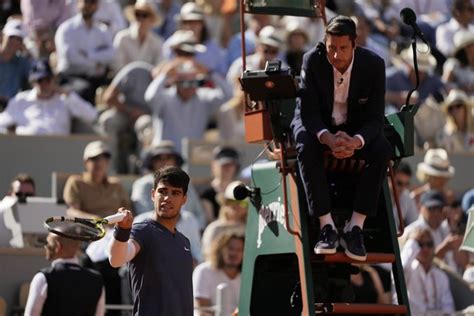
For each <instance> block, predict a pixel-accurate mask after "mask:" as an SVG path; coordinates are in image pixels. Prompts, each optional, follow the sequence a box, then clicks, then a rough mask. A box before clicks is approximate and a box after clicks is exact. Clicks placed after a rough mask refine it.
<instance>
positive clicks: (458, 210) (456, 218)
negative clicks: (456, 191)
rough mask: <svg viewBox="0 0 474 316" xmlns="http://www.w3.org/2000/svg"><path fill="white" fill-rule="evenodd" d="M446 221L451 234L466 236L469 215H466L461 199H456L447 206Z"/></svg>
mask: <svg viewBox="0 0 474 316" xmlns="http://www.w3.org/2000/svg"><path fill="white" fill-rule="evenodd" d="M446 220H447V221H448V226H449V230H450V231H451V232H455V233H458V234H462V235H464V232H465V229H466V222H467V215H466V214H464V211H463V209H462V205H461V200H460V199H456V200H454V201H453V202H452V203H450V204H448V205H447V206H446Z"/></svg>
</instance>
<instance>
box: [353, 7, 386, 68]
mask: <svg viewBox="0 0 474 316" xmlns="http://www.w3.org/2000/svg"><path fill="white" fill-rule="evenodd" d="M352 19H353V20H354V22H355V23H356V29H357V39H356V42H357V45H359V46H362V47H365V48H368V49H370V50H371V51H373V52H374V53H376V54H377V55H379V56H380V57H382V58H383V60H384V61H385V66H386V67H388V66H390V65H391V64H392V61H391V57H390V52H389V50H388V48H387V46H386V45H383V44H380V43H379V42H377V41H376V40H375V39H374V38H373V36H372V32H371V28H370V24H369V21H368V20H367V18H366V17H365V16H363V15H358V16H354V17H352Z"/></svg>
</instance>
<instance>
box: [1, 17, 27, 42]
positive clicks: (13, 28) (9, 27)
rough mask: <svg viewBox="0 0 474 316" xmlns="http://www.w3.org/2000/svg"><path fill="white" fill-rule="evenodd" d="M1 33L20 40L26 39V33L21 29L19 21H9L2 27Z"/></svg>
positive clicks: (21, 24) (21, 25)
mask: <svg viewBox="0 0 474 316" xmlns="http://www.w3.org/2000/svg"><path fill="white" fill-rule="evenodd" d="M2 33H3V34H4V35H5V36H7V37H10V36H17V37H20V38H25V37H26V31H25V28H24V27H23V22H21V20H19V19H10V20H8V22H7V24H5V26H4V27H3V30H2Z"/></svg>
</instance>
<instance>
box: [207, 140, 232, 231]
mask: <svg viewBox="0 0 474 316" xmlns="http://www.w3.org/2000/svg"><path fill="white" fill-rule="evenodd" d="M213 154H214V158H213V159H212V162H211V173H212V177H213V178H212V180H211V184H210V186H209V187H207V188H205V189H204V190H203V192H202V194H201V201H202V204H203V206H204V209H205V210H206V216H207V219H208V221H209V222H210V221H212V220H214V219H216V218H217V217H218V215H219V209H220V205H219V203H218V202H217V196H218V195H219V194H221V193H224V191H225V189H226V188H227V186H228V185H229V184H230V183H231V182H232V181H234V180H235V179H236V177H237V175H238V172H239V169H240V163H239V153H238V152H237V150H236V149H235V148H233V147H230V146H223V147H216V148H214V151H213Z"/></svg>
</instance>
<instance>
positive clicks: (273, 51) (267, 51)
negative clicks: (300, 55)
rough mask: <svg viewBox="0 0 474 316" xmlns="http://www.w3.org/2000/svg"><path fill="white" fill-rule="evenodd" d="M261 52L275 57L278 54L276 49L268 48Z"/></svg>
mask: <svg viewBox="0 0 474 316" xmlns="http://www.w3.org/2000/svg"><path fill="white" fill-rule="evenodd" d="M263 52H264V53H265V54H268V55H276V54H278V49H277V48H268V47H266V48H265V49H264V50H263Z"/></svg>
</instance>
